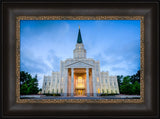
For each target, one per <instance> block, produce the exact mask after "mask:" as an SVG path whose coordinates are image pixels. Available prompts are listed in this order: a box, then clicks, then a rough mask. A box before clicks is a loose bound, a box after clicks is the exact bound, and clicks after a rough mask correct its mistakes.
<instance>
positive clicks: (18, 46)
mask: <svg viewBox="0 0 160 119" xmlns="http://www.w3.org/2000/svg"><path fill="white" fill-rule="evenodd" d="M20 20H140V99H20V27H21V26H20ZM144 90H145V89H144V16H17V17H16V102H17V103H143V102H144Z"/></svg>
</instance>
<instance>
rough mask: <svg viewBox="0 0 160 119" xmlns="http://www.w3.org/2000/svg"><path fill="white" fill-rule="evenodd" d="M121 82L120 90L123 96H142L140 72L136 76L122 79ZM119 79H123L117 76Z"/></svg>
mask: <svg viewBox="0 0 160 119" xmlns="http://www.w3.org/2000/svg"><path fill="white" fill-rule="evenodd" d="M122 78H123V79H122V82H120V86H119V90H120V93H121V94H129V95H131V94H132V95H133V94H134V95H139V94H140V70H138V71H137V73H136V74H134V75H131V76H126V77H122ZM117 79H121V77H120V76H117Z"/></svg>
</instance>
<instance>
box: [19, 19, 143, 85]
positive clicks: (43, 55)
mask: <svg viewBox="0 0 160 119" xmlns="http://www.w3.org/2000/svg"><path fill="white" fill-rule="evenodd" d="M79 25H80V26H81V34H82V40H83V43H84V47H85V49H86V51H87V58H93V59H95V60H99V61H100V68H101V71H109V73H110V75H132V74H134V73H136V72H137V70H139V69H140V27H139V26H140V22H139V21H138V20H128V21H127V20H126V21H124V20H122V21H121V20H119V21H114V20H113V21H112V20H102V21H101V20H99V21H93V20H91V21H87V20H76V21H74V20H46V21H41V20H38V21H35V20H28V21H27V20H22V22H21V29H20V32H21V34H20V46H21V47H20V53H21V54H20V70H24V71H27V72H29V73H31V74H32V75H35V74H37V76H38V80H39V87H42V82H43V76H44V75H51V72H52V71H60V61H61V60H66V59H67V58H72V57H73V50H74V48H75V45H76V40H77V34H78V26H79Z"/></svg>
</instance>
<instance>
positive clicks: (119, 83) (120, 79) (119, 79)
mask: <svg viewBox="0 0 160 119" xmlns="http://www.w3.org/2000/svg"><path fill="white" fill-rule="evenodd" d="M122 79H123V75H120V76H119V75H118V76H117V81H118V86H119V87H120V86H121V83H122Z"/></svg>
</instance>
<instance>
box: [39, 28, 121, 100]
mask: <svg viewBox="0 0 160 119" xmlns="http://www.w3.org/2000/svg"><path fill="white" fill-rule="evenodd" d="M42 93H60V94H61V95H63V96H94V97H95V96H97V95H100V94H102V93H107V94H110V93H116V94H119V87H118V82H117V76H109V72H101V71H100V62H99V61H95V60H94V59H90V58H87V57H86V49H85V48H84V44H83V41H82V37H81V32H80V28H79V32H78V38H77V44H76V48H75V49H74V51H73V58H70V59H66V60H65V61H61V62H60V72H52V74H51V76H44V79H43V86H42Z"/></svg>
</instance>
